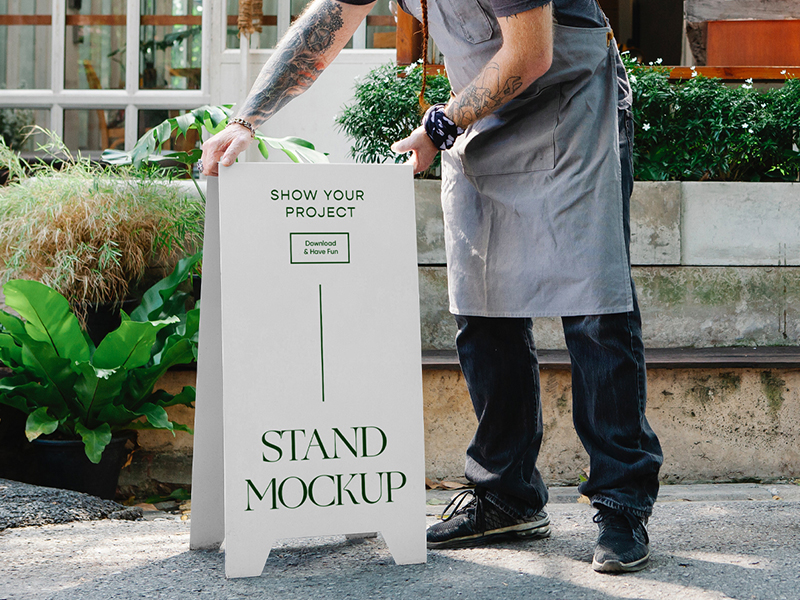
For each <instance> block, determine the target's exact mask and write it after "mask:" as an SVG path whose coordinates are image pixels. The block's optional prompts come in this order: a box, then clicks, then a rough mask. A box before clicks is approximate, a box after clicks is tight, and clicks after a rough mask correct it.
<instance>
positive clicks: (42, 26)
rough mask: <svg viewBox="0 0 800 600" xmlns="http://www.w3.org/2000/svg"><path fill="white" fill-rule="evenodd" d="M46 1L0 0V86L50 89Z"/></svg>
mask: <svg viewBox="0 0 800 600" xmlns="http://www.w3.org/2000/svg"><path fill="white" fill-rule="evenodd" d="M51 7H52V3H51V2H50V0H0V89H8V90H19V89H49V88H50V37H51V32H50V23H51V19H52V17H51V15H50V9H51Z"/></svg>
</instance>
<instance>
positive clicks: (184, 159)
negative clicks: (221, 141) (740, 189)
mask: <svg viewBox="0 0 800 600" xmlns="http://www.w3.org/2000/svg"><path fill="white" fill-rule="evenodd" d="M201 156H203V151H202V150H201V149H200V148H192V149H191V150H189V151H188V152H167V153H166V154H164V155H163V157H161V158H162V159H164V160H174V161H177V162H179V163H183V164H185V165H191V164H194V163H196V162H197V161H198V160H200V157H201Z"/></svg>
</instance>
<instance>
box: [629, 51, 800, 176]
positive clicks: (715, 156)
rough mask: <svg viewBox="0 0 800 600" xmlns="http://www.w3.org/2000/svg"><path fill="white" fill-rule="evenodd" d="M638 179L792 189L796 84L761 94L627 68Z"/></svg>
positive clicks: (799, 138) (797, 172)
mask: <svg viewBox="0 0 800 600" xmlns="http://www.w3.org/2000/svg"><path fill="white" fill-rule="evenodd" d="M626 63H627V65H626V66H627V67H628V71H629V76H630V80H631V87H632V89H633V115H634V123H635V127H636V132H635V143H634V153H633V157H634V171H635V174H636V178H637V179H642V180H656V181H659V180H670V179H680V180H683V181H794V180H797V179H798V177H799V176H800V153H798V151H797V144H798V142H800V80H797V79H790V80H788V81H787V82H786V83H785V84H784V85H783V86H781V87H779V88H775V89H770V90H766V91H760V90H757V89H754V88H753V85H752V82H751V81H748V82H746V83H745V84H743V85H729V84H725V83H723V82H722V81H721V80H719V79H709V78H706V77H703V76H700V75H698V76H693V77H692V78H691V79H689V80H688V81H681V82H677V83H670V82H669V79H668V77H669V69H668V68H663V67H657V66H656V67H654V66H641V65H637V64H636V63H633V62H632V61H630V60H626Z"/></svg>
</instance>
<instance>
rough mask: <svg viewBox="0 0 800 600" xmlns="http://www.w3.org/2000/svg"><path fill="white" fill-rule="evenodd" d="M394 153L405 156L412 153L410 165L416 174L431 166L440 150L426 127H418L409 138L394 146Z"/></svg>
mask: <svg viewBox="0 0 800 600" xmlns="http://www.w3.org/2000/svg"><path fill="white" fill-rule="evenodd" d="M392 152H397V153H398V154H405V153H406V152H411V160H410V161H409V164H411V166H412V167H414V174H415V175H416V174H417V173H422V171H424V170H425V169H427V168H428V167H430V166H431V163H432V162H433V159H434V158H436V153H437V152H439V150H438V149H437V148H436V146H434V145H433V142H432V141H431V138H429V137H428V134H427V133H425V128H424V127H417V128H416V129H415V130H414V131H412V132H411V135H409V136H408V137H407V138H405V139H403V140H400V141H399V142H395V143H394V144H392Z"/></svg>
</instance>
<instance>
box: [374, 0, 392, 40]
mask: <svg viewBox="0 0 800 600" xmlns="http://www.w3.org/2000/svg"><path fill="white" fill-rule="evenodd" d="M396 45H397V23H396V22H395V18H394V15H392V11H391V9H390V8H389V0H378V2H377V3H376V4H375V6H373V7H372V10H371V11H370V13H369V15H367V48H394V47H395V46H396Z"/></svg>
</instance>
